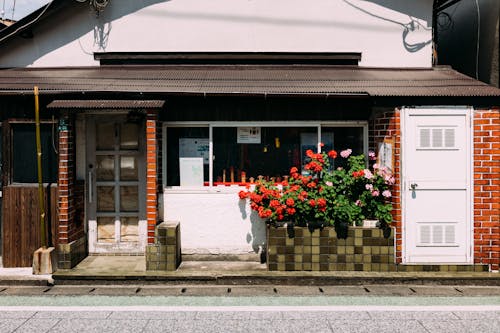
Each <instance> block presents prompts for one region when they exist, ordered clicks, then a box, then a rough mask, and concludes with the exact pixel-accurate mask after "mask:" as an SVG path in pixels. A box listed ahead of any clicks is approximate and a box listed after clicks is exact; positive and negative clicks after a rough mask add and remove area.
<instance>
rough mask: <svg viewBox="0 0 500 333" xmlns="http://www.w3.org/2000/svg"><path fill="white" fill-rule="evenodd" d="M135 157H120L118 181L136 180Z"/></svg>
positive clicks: (136, 164)
mask: <svg viewBox="0 0 500 333" xmlns="http://www.w3.org/2000/svg"><path fill="white" fill-rule="evenodd" d="M137 162H138V161H137V156H122V157H120V180H125V181H127V180H138V179H139V178H138V173H137V166H138V163H137Z"/></svg>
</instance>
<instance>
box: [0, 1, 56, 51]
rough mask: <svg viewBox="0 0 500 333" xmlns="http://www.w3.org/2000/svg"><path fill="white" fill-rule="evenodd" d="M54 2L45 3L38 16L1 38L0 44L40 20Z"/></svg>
mask: <svg viewBox="0 0 500 333" xmlns="http://www.w3.org/2000/svg"><path fill="white" fill-rule="evenodd" d="M53 2H54V0H52V1H51V2H49V3H47V4H46V5H45V8H44V9H43V10H42V11H41V12H40V14H38V16H37V17H35V18H34V19H33V20H32V21H30V22H28V23H26V24H24V25H22V26H20V27H18V28H17V29H16V30H15V31H12V32H11V33H10V34H8V35H6V36H3V37H2V38H1V39H0V43H1V42H3V41H4V40H6V39H7V38H9V37H10V36H12V35H15V34H17V33H18V32H19V31H22V30H23V29H25V28H26V27H29V26H30V25H31V24H33V23H35V22H36V21H38V20H39V19H40V17H42V16H43V14H45V12H46V11H47V9H49V7H50V5H52V3H53Z"/></svg>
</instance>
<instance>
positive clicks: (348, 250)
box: [345, 246, 354, 254]
mask: <svg viewBox="0 0 500 333" xmlns="http://www.w3.org/2000/svg"><path fill="white" fill-rule="evenodd" d="M345 253H346V254H354V246H346V247H345Z"/></svg>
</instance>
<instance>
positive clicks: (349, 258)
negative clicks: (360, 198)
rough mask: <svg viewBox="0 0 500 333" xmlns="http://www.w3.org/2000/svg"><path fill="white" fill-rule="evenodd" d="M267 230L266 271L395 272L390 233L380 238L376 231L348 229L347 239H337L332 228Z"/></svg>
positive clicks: (378, 230) (380, 233)
mask: <svg viewBox="0 0 500 333" xmlns="http://www.w3.org/2000/svg"><path fill="white" fill-rule="evenodd" d="M294 231H295V237H294V238H289V237H288V233H287V230H286V228H285V227H277V228H275V227H273V226H270V227H268V229H267V267H268V270H270V271H381V272H390V271H396V270H397V266H396V265H395V263H394V236H393V235H394V233H393V232H391V235H390V237H389V238H384V236H383V231H382V230H380V229H378V228H363V227H349V231H348V237H347V239H337V234H336V233H335V230H334V228H333V227H326V228H324V229H323V230H319V229H318V230H315V231H314V232H312V233H311V232H310V231H309V229H307V228H302V227H294Z"/></svg>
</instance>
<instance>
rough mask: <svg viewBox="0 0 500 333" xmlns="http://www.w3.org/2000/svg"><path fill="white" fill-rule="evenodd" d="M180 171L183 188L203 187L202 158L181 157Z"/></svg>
mask: <svg viewBox="0 0 500 333" xmlns="http://www.w3.org/2000/svg"><path fill="white" fill-rule="evenodd" d="M179 170H180V172H179V174H180V178H181V186H189V187H194V186H203V158H202V157H180V158H179Z"/></svg>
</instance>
